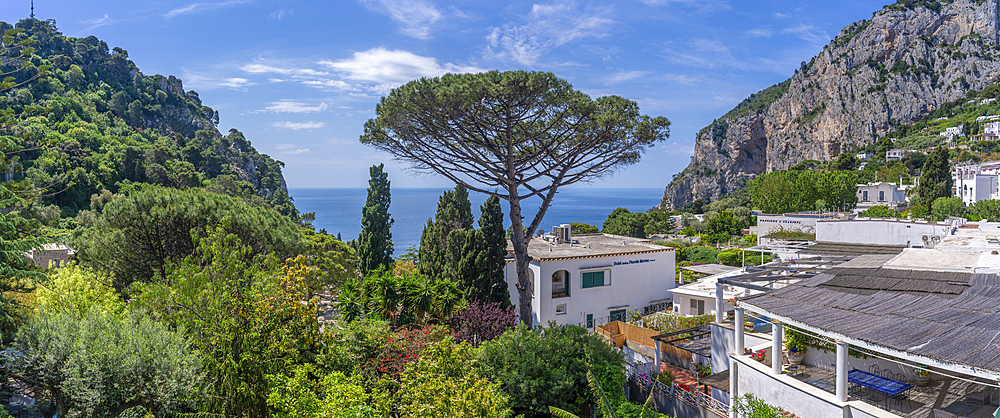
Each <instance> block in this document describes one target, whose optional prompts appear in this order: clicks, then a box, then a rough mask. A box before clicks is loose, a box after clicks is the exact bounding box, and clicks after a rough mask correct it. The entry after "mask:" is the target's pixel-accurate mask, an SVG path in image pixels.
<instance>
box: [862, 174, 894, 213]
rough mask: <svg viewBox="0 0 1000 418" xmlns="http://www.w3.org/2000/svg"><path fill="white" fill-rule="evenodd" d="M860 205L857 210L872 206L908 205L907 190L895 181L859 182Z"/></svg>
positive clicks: (891, 206) (892, 206)
mask: <svg viewBox="0 0 1000 418" xmlns="http://www.w3.org/2000/svg"><path fill="white" fill-rule="evenodd" d="M857 187H858V193H857V197H858V205H857V209H855V211H856V212H862V211H864V210H866V209H868V208H870V207H872V206H888V207H889V208H892V209H900V208H902V207H904V206H906V192H905V191H903V190H900V189H899V188H898V187H896V184H895V183H889V182H884V181H882V182H876V183H865V184H859V185H857Z"/></svg>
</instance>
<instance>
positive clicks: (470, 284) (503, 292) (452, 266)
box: [418, 185, 510, 303]
mask: <svg viewBox="0 0 1000 418" xmlns="http://www.w3.org/2000/svg"><path fill="white" fill-rule="evenodd" d="M481 211H482V214H481V215H480V217H479V228H480V229H479V230H478V231H477V230H475V229H473V216H472V204H471V203H470V201H469V191H468V190H467V189H466V188H465V187H463V186H461V185H459V186H456V187H455V189H454V190H449V191H446V192H444V193H443V194H442V195H441V198H440V199H439V200H438V209H437V213H436V214H435V217H434V219H433V220H430V219H428V220H427V226H426V227H424V232H423V234H422V235H421V236H420V250H419V252H420V263H419V264H418V266H419V269H420V273H421V274H425V275H427V276H430V277H434V278H441V279H445V280H449V281H452V282H455V283H456V284H457V285H458V287H459V289H460V291H461V292H462V294H463V295H464V296H465V297H466V299H468V300H480V301H484V302H486V301H490V302H501V303H509V302H510V295H509V294H508V292H507V282H506V281H505V280H504V266H505V264H504V263H505V262H506V260H505V258H504V257H505V256H506V255H507V235H506V231H505V230H504V227H503V210H502V208H501V207H500V199H498V198H496V197H490V198H489V199H487V200H486V203H484V204H483V206H482V207H481Z"/></svg>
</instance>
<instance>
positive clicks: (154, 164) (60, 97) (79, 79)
mask: <svg viewBox="0 0 1000 418" xmlns="http://www.w3.org/2000/svg"><path fill="white" fill-rule="evenodd" d="M15 26H16V28H18V29H23V30H22V31H21V32H19V33H17V34H16V35H15V42H20V41H23V40H26V39H31V40H33V41H34V42H33V43H32V44H31V47H33V48H34V49H35V52H34V54H33V55H32V56H31V57H30V60H31V63H32V64H34V65H35V67H38V68H41V67H42V66H50V67H51V69H50V70H49V72H48V74H46V75H45V76H44V77H42V78H41V79H39V81H36V82H32V83H27V84H25V85H24V86H22V87H18V88H13V89H10V90H8V91H6V92H5V93H4V94H3V95H2V96H0V112H7V114H8V115H10V114H13V115H16V116H15V117H14V118H13V123H12V124H10V125H9V126H5V127H3V128H0V129H2V130H0V135H2V136H3V137H4V139H5V140H6V142H9V143H10V144H9V145H10V146H9V147H8V148H10V149H6V150H5V151H6V152H7V159H6V163H5V164H2V165H0V170H2V172H0V175H2V176H5V177H4V178H0V180H8V181H15V182H17V186H16V187H15V188H16V189H18V190H23V191H32V190H38V191H40V192H39V193H38V194H37V196H39V199H38V200H37V201H36V202H34V203H33V204H32V208H31V209H30V210H29V212H32V213H33V214H34V215H35V216H36V217H37V218H38V219H40V220H42V221H43V222H46V223H50V222H52V221H54V220H55V219H58V218H59V217H72V216H75V215H76V214H77V213H78V212H80V211H82V210H87V209H90V205H91V196H93V195H95V194H98V195H99V194H101V193H102V191H104V190H107V191H109V192H111V193H119V192H128V191H130V190H135V189H137V188H141V187H143V185H144V184H155V185H160V186H166V187H172V188H181V189H184V188H192V187H205V188H208V189H209V190H212V191H215V192H218V193H224V194H230V195H234V196H239V197H242V198H244V199H246V200H249V201H251V202H252V203H255V204H257V205H262V206H270V207H273V208H275V209H277V210H278V211H279V212H281V213H282V214H284V215H287V216H290V217H292V218H293V219H296V220H297V219H298V212H297V211H296V210H295V207H294V205H293V204H292V202H291V199H290V198H289V196H288V193H287V189H286V187H285V182H284V179H283V177H282V175H281V168H282V166H283V164H282V163H281V162H280V161H276V160H274V159H272V158H271V157H269V156H267V155H265V154H260V153H258V152H257V150H255V149H254V148H253V146H251V144H250V141H249V140H248V139H247V138H246V137H245V136H244V135H243V134H242V133H240V132H239V131H238V130H236V129H230V130H229V131H228V132H227V133H225V134H223V133H222V132H220V131H219V129H218V127H217V126H216V125H217V124H218V122H219V113H218V112H217V111H215V110H214V109H212V108H211V107H209V106H206V105H204V104H203V103H202V101H201V99H200V98H199V97H198V93H197V92H195V91H193V90H184V87H183V84H182V82H181V80H180V79H178V78H176V77H174V76H162V75H145V74H143V73H142V72H141V71H140V70H139V67H137V65H136V64H135V63H134V62H132V61H131V60H129V59H128V52H126V51H125V50H124V49H122V48H118V47H115V48H112V49H110V50H109V48H108V44H107V43H105V42H103V41H101V40H100V39H98V38H96V37H94V36H89V37H86V38H73V37H67V36H63V35H62V34H60V33H59V31H58V29H57V28H56V26H55V22H54V21H52V20H49V21H40V20H35V19H25V20H22V21H20V22H18V23H17V24H16V25H15ZM11 27H12V26H11V25H10V24H8V23H4V22H0V30H3V31H6V30H9V29H11ZM8 64H10V65H8V66H6V67H3V72H4V73H6V72H9V71H12V70H15V69H17V67H18V66H19V65H23V62H10V63H8ZM29 70H30V69H29ZM31 71H34V70H31ZM31 71H20V72H16V73H15V78H16V77H27V76H29V75H30V74H31ZM15 81H17V80H16V79H15ZM32 106H42V107H43V109H41V110H40V111H32Z"/></svg>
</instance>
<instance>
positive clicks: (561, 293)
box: [552, 270, 569, 298]
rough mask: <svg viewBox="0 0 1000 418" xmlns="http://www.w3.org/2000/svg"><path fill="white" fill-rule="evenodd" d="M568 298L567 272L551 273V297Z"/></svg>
mask: <svg viewBox="0 0 1000 418" xmlns="http://www.w3.org/2000/svg"><path fill="white" fill-rule="evenodd" d="M567 296H569V272H568V271H566V270H559V271H557V272H555V273H552V297H553V298H564V297H567Z"/></svg>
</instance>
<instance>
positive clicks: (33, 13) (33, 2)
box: [31, 0, 35, 19]
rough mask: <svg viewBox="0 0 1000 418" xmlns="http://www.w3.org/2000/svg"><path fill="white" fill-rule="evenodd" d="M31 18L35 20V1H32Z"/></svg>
mask: <svg viewBox="0 0 1000 418" xmlns="http://www.w3.org/2000/svg"><path fill="white" fill-rule="evenodd" d="M31 18H32V19H34V18H35V0H31Z"/></svg>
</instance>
